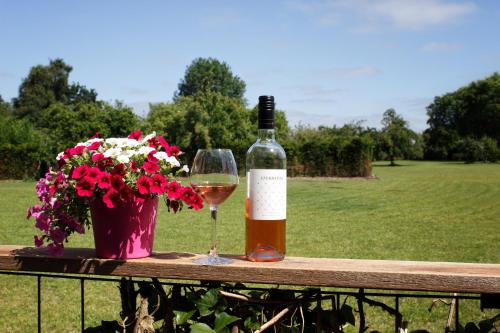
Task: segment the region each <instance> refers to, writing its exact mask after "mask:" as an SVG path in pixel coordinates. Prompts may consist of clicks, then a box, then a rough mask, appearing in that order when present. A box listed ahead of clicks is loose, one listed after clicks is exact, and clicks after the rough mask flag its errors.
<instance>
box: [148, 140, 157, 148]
mask: <svg viewBox="0 0 500 333" xmlns="http://www.w3.org/2000/svg"><path fill="white" fill-rule="evenodd" d="M159 144H160V143H159V142H158V140H157V139H156V138H151V139H149V141H148V145H149V146H150V147H151V148H156V147H158V145H159Z"/></svg>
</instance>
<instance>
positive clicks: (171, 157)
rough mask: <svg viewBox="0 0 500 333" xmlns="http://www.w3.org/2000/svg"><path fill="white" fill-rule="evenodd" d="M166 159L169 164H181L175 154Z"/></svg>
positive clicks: (177, 165)
mask: <svg viewBox="0 0 500 333" xmlns="http://www.w3.org/2000/svg"><path fill="white" fill-rule="evenodd" d="M165 161H166V162H167V163H168V164H170V165H171V166H175V167H179V166H181V164H180V163H179V161H178V160H177V159H176V158H175V157H173V156H170V157H167V159H166V160H165Z"/></svg>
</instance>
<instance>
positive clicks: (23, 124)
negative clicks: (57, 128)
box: [0, 118, 47, 179]
mask: <svg viewBox="0 0 500 333" xmlns="http://www.w3.org/2000/svg"><path fill="white" fill-rule="evenodd" d="M1 120H2V121H1V122H0V178H1V179H6V178H10V179H27V178H36V177H38V176H39V175H40V169H43V168H46V166H44V164H45V163H44V160H45V159H46V152H47V147H46V144H45V140H44V136H43V135H42V134H41V133H40V132H39V131H38V130H36V129H35V128H34V127H33V125H32V124H31V123H30V122H29V121H28V120H17V119H13V118H3V119H1Z"/></svg>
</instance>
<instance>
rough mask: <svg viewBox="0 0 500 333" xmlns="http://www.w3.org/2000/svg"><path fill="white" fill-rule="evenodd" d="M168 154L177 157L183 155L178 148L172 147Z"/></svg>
mask: <svg viewBox="0 0 500 333" xmlns="http://www.w3.org/2000/svg"><path fill="white" fill-rule="evenodd" d="M168 152H169V153H170V155H171V156H175V157H177V156H179V154H180V153H181V150H180V149H179V147H177V146H170V147H169V150H168Z"/></svg>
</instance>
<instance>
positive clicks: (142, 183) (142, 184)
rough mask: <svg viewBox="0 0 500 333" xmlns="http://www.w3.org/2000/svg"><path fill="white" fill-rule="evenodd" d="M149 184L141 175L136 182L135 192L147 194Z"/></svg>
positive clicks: (147, 179) (145, 177) (147, 178)
mask: <svg viewBox="0 0 500 333" xmlns="http://www.w3.org/2000/svg"><path fill="white" fill-rule="evenodd" d="M150 184H151V183H150V181H149V177H147V176H144V175H142V176H140V177H139V179H137V182H136V185H137V190H138V191H139V193H140V194H142V195H146V194H149V186H150Z"/></svg>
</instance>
